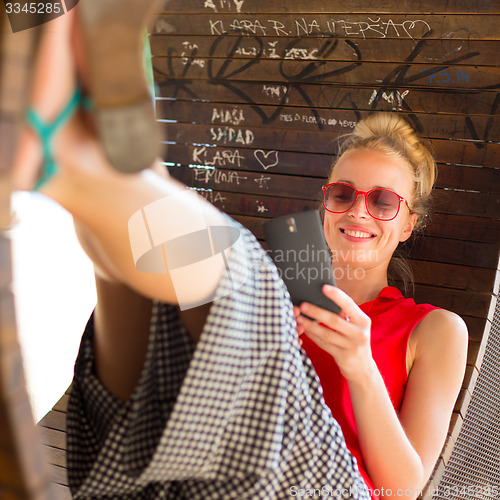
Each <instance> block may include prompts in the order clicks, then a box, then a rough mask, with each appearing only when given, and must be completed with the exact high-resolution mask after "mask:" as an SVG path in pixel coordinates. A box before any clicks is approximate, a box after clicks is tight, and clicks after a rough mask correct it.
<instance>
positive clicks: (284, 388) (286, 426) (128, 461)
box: [68, 221, 369, 500]
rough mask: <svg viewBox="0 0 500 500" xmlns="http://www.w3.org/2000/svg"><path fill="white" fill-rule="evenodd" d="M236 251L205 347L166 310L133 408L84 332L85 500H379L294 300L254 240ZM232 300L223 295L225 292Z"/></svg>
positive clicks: (77, 381)
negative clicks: (314, 498)
mask: <svg viewBox="0 0 500 500" xmlns="http://www.w3.org/2000/svg"><path fill="white" fill-rule="evenodd" d="M229 223H230V224H232V225H234V226H235V227H237V228H238V229H239V230H240V231H241V237H240V238H241V241H240V243H242V244H240V245H237V246H235V247H234V248H233V250H232V251H231V254H230V257H229V269H230V273H229V274H227V275H226V276H224V277H223V278H222V280H221V283H220V284H219V287H223V288H224V287H225V288H227V291H228V292H229V291H230V290H231V287H232V286H233V284H234V282H235V281H236V282H238V279H239V278H241V279H240V280H239V283H243V285H242V286H241V287H240V288H239V289H238V290H236V291H233V292H231V293H230V294H229V295H226V294H225V293H221V295H226V296H224V297H223V298H221V299H218V300H216V301H215V302H214V303H213V305H212V307H211V310H210V313H209V316H208V318H207V322H206V324H205V327H204V330H203V333H202V336H201V338H200V341H199V342H198V344H197V345H196V346H195V345H194V344H193V343H192V341H191V340H190V338H189V336H188V334H187V333H186V331H185V329H184V327H183V325H182V323H181V322H180V319H179V317H178V314H177V310H176V308H175V307H174V306H172V305H168V304H164V303H155V305H154V310H153V315H152V321H151V333H150V340H149V347H148V352H147V355H146V361H145V366H144V369H143V372H142V374H141V377H140V380H139V383H138V385H137V387H136V389H135V391H134V393H133V395H132V397H131V398H130V400H129V401H128V402H127V403H126V404H125V403H122V402H120V401H119V400H117V399H116V398H115V397H114V396H113V395H111V394H110V393H109V392H108V391H107V390H106V389H105V388H104V387H103V386H102V385H101V384H100V382H99V380H98V379H97V377H96V375H95V372H94V358H93V347H92V344H93V341H92V337H93V328H92V325H93V322H92V318H91V319H90V321H89V323H88V325H87V328H86V330H85V333H84V336H83V339H82V344H81V347H80V352H79V355H78V359H77V362H76V365H75V377H74V381H73V386H72V392H71V397H70V401H69V407H68V476H69V483H70V487H71V491H72V494H73V496H74V498H75V499H83V498H85V499H88V498H106V499H122V500H142V499H144V500H152V499H184V498H186V499H203V500H209V499H217V500H219V499H232V498H235V499H244V498H247V499H259V498H262V499H266V500H269V499H282V498H290V497H293V496H301V495H300V493H301V489H306V488H308V489H317V490H318V491H321V492H322V496H325V497H326V496H329V497H330V498H359V499H367V498H369V496H368V494H367V492H366V490H365V486H364V482H363V480H362V479H361V478H360V476H359V472H358V469H357V465H356V461H355V459H353V458H352V456H351V455H350V453H349V452H348V451H347V449H346V446H345V442H344V438H343V436H342V433H341V430H340V428H339V426H338V424H337V423H336V422H335V421H334V420H333V418H332V417H331V415H330V411H329V410H328V408H327V407H326V405H325V404H324V401H323V397H322V392H321V386H320V384H319V381H318V378H317V376H316V374H315V372H314V369H313V367H312V365H311V362H310V361H309V359H308V358H307V356H306V355H305V353H304V352H303V351H302V350H301V349H300V347H299V346H298V342H297V338H296V330H295V320H294V317H293V311H292V307H291V303H290V300H289V297H288V293H287V292H286V289H285V287H284V284H283V282H282V281H281V279H280V278H279V276H278V274H277V271H276V269H275V267H274V265H273V264H272V262H271V260H270V259H269V257H268V256H267V255H266V253H265V252H264V250H263V249H262V247H261V246H260V245H259V243H258V242H257V241H256V240H255V238H254V237H253V235H252V234H251V233H250V232H249V231H248V230H246V229H245V228H243V227H242V226H240V225H239V224H237V223H236V222H234V221H230V222H229ZM222 292H224V290H222Z"/></svg>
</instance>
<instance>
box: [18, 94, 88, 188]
mask: <svg viewBox="0 0 500 500" xmlns="http://www.w3.org/2000/svg"><path fill="white" fill-rule="evenodd" d="M82 103H85V101H84V100H83V99H82V93H81V91H80V89H76V90H75V92H74V94H73V96H72V97H71V99H70V100H69V102H68V103H67V104H66V106H65V107H64V109H63V110H62V111H61V113H60V114H59V116H58V117H57V118H56V119H55V120H54V121H52V122H51V123H45V122H43V121H42V120H41V119H40V117H39V116H38V115H37V114H36V112H35V111H34V110H33V109H31V108H30V109H28V110H27V112H26V120H27V122H28V123H29V125H30V126H31V128H32V129H33V130H34V131H35V132H36V134H37V135H38V137H39V138H40V142H41V145H42V152H43V163H42V168H41V174H40V177H39V178H38V181H37V182H36V184H35V186H34V187H33V190H34V191H38V190H40V188H42V187H43V186H44V185H45V184H47V182H48V181H49V180H50V179H51V178H52V177H53V176H54V175H55V174H56V173H57V171H58V167H57V163H56V161H55V159H54V156H53V154H52V140H53V138H54V136H55V135H56V133H57V132H58V130H60V129H61V127H63V126H64V125H65V124H66V123H67V122H68V121H69V120H70V119H71V117H72V116H73V115H74V114H75V112H76V110H77V109H78V107H79V106H80V105H81V104H82ZM87 106H88V105H87Z"/></svg>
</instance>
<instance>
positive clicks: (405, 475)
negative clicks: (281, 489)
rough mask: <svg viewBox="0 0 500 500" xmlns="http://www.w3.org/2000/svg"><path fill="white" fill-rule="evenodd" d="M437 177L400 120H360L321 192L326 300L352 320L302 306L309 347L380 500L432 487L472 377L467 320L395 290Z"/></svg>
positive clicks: (300, 323)
mask: <svg viewBox="0 0 500 500" xmlns="http://www.w3.org/2000/svg"><path fill="white" fill-rule="evenodd" d="M435 175H436V173H435V163H434V160H433V158H432V156H431V154H430V153H429V151H428V150H427V149H426V147H425V146H424V145H423V144H422V142H421V141H420V140H419V138H418V137H417V136H416V134H415V133H414V131H413V130H412V128H411V127H410V126H409V125H408V123H407V122H406V121H405V120H404V119H403V118H402V117H400V116H398V115H396V114H392V113H376V114H373V115H370V116H369V117H368V118H366V119H364V120H362V121H361V122H359V123H358V124H357V126H356V128H355V129H354V131H353V133H352V134H351V135H350V136H349V137H348V138H347V139H346V142H345V145H344V152H343V153H342V154H340V156H339V158H338V160H337V162H336V164H335V165H334V167H333V169H332V171H331V174H330V176H329V178H328V182H327V184H326V186H324V187H323V191H324V196H323V205H324V209H325V212H324V231H325V237H326V240H327V243H328V245H329V246H330V249H331V250H332V254H333V256H334V259H333V260H334V262H333V266H334V272H335V277H336V280H337V286H338V288H330V287H329V288H328V289H325V293H326V294H327V296H328V297H330V298H331V299H332V300H333V301H334V302H337V303H338V304H339V305H341V307H342V311H343V314H341V315H340V316H338V315H335V314H333V313H330V312H328V311H325V310H321V309H319V308H318V307H315V306H313V305H311V304H302V305H301V307H300V310H299V309H298V308H296V309H295V312H296V316H297V323H298V329H299V334H301V336H300V342H301V344H302V346H303V348H304V349H305V350H306V352H307V354H308V355H309V357H310V359H311V360H312V362H313V365H314V367H315V368H316V371H317V373H318V376H319V378H320V381H321V384H322V387H323V391H324V396H325V400H326V403H327V404H328V406H329V407H330V409H331V410H332V414H333V416H334V417H335V418H336V420H337V421H338V422H339V423H340V425H341V427H342V431H343V433H344V436H345V438H346V442H347V445H348V447H349V449H350V451H351V452H352V453H353V454H354V456H356V458H357V459H358V465H359V467H360V470H361V473H362V475H363V477H364V479H365V481H366V483H367V485H368V487H369V488H370V490H371V491H372V492H375V493H374V494H373V495H372V497H374V498H375V497H376V496H377V493H378V494H379V496H380V497H382V498H389V497H391V496H393V497H396V498H397V497H399V498H400V497H402V496H404V497H410V498H415V497H416V496H417V492H418V490H419V489H421V488H423V486H424V485H425V483H426V481H427V480H428V478H429V476H430V474H431V472H432V469H433V467H434V464H435V462H436V459H437V457H438V455H439V452H440V450H441V448H442V446H443V444H444V440H445V438H446V433H447V430H448V426H449V421H450V417H451V413H452V411H453V406H454V403H455V400H456V397H457V395H458V391H459V390H460V386H461V382H462V379H463V375H464V370H465V364H466V350H467V330H466V326H465V324H464V323H463V321H462V320H461V318H459V317H458V316H457V315H456V314H454V313H451V312H449V311H445V310H443V309H438V308H435V307H432V306H430V305H428V304H420V305H416V304H415V303H414V301H413V300H411V299H405V298H404V297H403V295H402V294H401V293H400V292H399V290H398V289H396V288H394V287H390V286H388V272H389V270H390V269H391V262H392V261H393V258H394V257H393V256H394V252H395V250H396V248H397V246H398V245H399V243H400V242H403V241H406V240H407V239H408V238H409V237H410V236H411V234H412V232H413V231H414V230H415V229H418V228H419V226H421V224H422V220H423V218H424V217H425V215H426V211H427V209H426V205H427V201H428V198H429V195H430V194H431V190H432V185H433V183H434V179H435ZM299 311H300V312H302V313H304V314H306V315H307V316H308V317H309V318H313V319H314V320H315V321H313V320H311V319H308V318H307V317H306V316H304V315H299V314H298V313H299ZM304 333H305V335H302V334H304ZM391 494H392V495H391Z"/></svg>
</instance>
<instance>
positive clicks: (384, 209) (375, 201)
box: [366, 189, 400, 220]
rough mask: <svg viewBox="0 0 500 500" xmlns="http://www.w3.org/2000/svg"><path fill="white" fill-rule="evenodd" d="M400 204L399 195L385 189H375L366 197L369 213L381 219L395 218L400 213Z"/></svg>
mask: <svg viewBox="0 0 500 500" xmlns="http://www.w3.org/2000/svg"><path fill="white" fill-rule="evenodd" d="M399 204H400V201H399V197H398V195H397V194H396V193H393V192H392V191H387V190H385V189H374V190H373V191H371V192H370V193H369V194H368V197H367V199H366V205H367V207H368V212H369V214H370V215H371V216H372V217H375V218H376V219H381V220H390V219H393V218H394V217H395V216H396V214H397V213H398V210H399Z"/></svg>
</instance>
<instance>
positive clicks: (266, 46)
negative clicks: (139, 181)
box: [151, 35, 500, 66]
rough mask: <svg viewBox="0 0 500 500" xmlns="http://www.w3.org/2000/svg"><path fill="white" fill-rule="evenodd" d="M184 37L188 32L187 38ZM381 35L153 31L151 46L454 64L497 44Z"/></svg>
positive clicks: (206, 54) (196, 52)
mask: <svg viewBox="0 0 500 500" xmlns="http://www.w3.org/2000/svg"><path fill="white" fill-rule="evenodd" d="M186 38H188V39H187V40H186ZM387 43H388V41H387V40H385V39H371V40H365V39H355V40H348V39H339V38H338V37H335V36H333V35H332V36H331V37H318V38H316V37H313V36H308V37H287V36H280V37H272V36H271V37H265V39H263V38H262V37H248V36H246V35H244V36H241V37H239V38H237V39H235V37H225V38H223V39H219V38H216V39H213V38H212V39H210V38H207V37H206V36H189V37H183V36H176V35H153V36H151V50H152V53H153V54H154V55H155V57H158V56H168V57H183V58H195V59H200V60H202V59H207V58H217V57H218V58H226V57H227V56H228V55H229V54H230V55H231V58H234V59H252V58H255V57H259V58H260V59H273V60H275V61H276V60H279V61H282V60H284V59H299V60H300V59H304V60H317V59H319V60H323V61H353V62H356V61H359V60H362V61H370V62H397V63H405V62H408V60H409V58H411V61H412V63H414V64H415V63H421V64H436V63H437V62H439V63H442V62H443V61H450V60H456V62H455V64H475V65H476V64H477V65H486V66H494V65H495V58H496V56H497V54H498V51H499V50H500V42H499V41H498V40H461V39H458V40H457V39H455V38H453V37H451V38H445V39H443V40H426V39H424V40H412V39H398V40H397V41H396V40H391V45H390V47H391V50H390V51H388V50H387V46H388V45H387Z"/></svg>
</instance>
